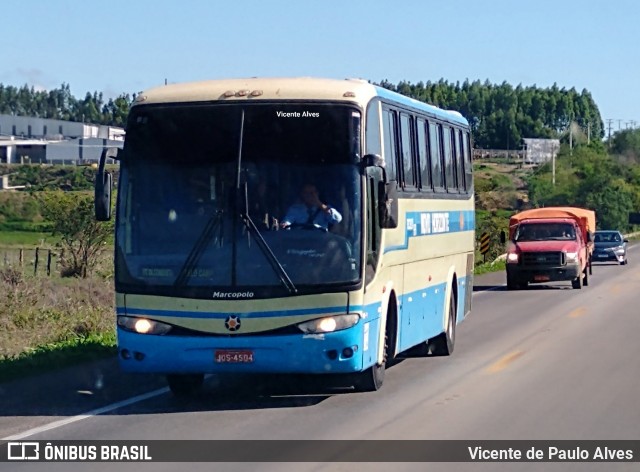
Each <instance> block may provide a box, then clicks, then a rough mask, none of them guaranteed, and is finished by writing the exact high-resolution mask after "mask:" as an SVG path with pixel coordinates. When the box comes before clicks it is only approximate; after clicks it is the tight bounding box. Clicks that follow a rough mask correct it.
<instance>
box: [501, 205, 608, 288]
mask: <svg viewBox="0 0 640 472" xmlns="http://www.w3.org/2000/svg"><path fill="white" fill-rule="evenodd" d="M595 222H596V216H595V212H594V211H592V210H586V209H584V208H574V207H547V208H538V209H533V210H526V211H522V212H520V213H516V214H515V215H513V216H512V217H511V218H510V220H509V244H508V246H507V289H508V290H515V289H519V288H526V287H527V285H528V284H529V283H536V282H551V281H559V280H567V281H571V285H572V286H573V288H576V289H581V288H582V286H583V285H589V275H590V274H591V259H592V254H593V242H592V240H593V237H592V233H593V232H594V231H595ZM502 239H503V242H506V241H505V239H506V238H505V237H504V234H503V237H502Z"/></svg>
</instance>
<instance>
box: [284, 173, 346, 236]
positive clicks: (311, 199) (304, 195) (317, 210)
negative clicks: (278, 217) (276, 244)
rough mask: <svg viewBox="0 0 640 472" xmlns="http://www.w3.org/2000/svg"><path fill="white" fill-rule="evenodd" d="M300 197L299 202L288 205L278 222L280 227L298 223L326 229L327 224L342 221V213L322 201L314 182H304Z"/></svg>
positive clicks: (327, 227)
mask: <svg viewBox="0 0 640 472" xmlns="http://www.w3.org/2000/svg"><path fill="white" fill-rule="evenodd" d="M300 198H301V200H302V201H301V202H300V203H294V204H293V205H291V206H290V207H289V210H288V211H287V214H286V215H285V217H284V219H283V220H282V221H281V222H280V226H282V228H288V227H290V226H292V225H300V226H309V227H311V226H313V227H316V228H321V229H324V230H325V231H326V230H328V229H329V225H333V224H335V223H340V221H342V215H341V214H340V213H339V212H338V210H336V209H335V208H331V207H330V206H329V205H327V204H325V203H322V201H321V200H320V198H319V196H318V189H317V188H316V186H315V185H314V184H311V183H308V184H305V185H304V186H303V187H302V191H301V192H300Z"/></svg>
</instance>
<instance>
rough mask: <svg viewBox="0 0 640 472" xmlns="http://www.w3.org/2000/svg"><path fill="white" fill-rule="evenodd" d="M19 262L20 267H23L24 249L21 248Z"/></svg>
mask: <svg viewBox="0 0 640 472" xmlns="http://www.w3.org/2000/svg"><path fill="white" fill-rule="evenodd" d="M18 260H19V261H20V267H22V265H23V264H24V249H22V248H20V253H19V256H18Z"/></svg>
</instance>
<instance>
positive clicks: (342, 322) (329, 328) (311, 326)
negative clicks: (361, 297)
mask: <svg viewBox="0 0 640 472" xmlns="http://www.w3.org/2000/svg"><path fill="white" fill-rule="evenodd" d="M359 319H360V315H358V314H357V313H349V314H346V315H336V316H327V317H325V318H318V319H317V320H311V321H305V322H304V323H300V324H299V325H298V328H299V329H300V331H302V332H303V333H305V334H318V333H331V332H333V331H340V330H341V329H347V328H351V327H352V326H354V325H355V324H356V323H357V322H358V320H359Z"/></svg>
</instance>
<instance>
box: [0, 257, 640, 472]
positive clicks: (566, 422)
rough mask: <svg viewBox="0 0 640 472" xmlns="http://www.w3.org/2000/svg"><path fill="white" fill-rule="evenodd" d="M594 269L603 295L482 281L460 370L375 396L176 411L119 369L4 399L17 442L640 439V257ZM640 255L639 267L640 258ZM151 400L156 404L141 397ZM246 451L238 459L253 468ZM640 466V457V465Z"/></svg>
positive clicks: (419, 363) (432, 366)
mask: <svg viewBox="0 0 640 472" xmlns="http://www.w3.org/2000/svg"><path fill="white" fill-rule="evenodd" d="M638 247H640V246H635V247H632V248H631V249H630V253H629V261H630V264H629V265H627V266H619V265H616V264H599V265H595V266H594V272H593V275H592V276H591V278H590V285H589V286H588V287H584V288H583V289H582V290H573V289H571V285H570V284H569V283H553V284H549V285H534V286H531V288H530V289H529V290H526V291H506V288H505V287H504V274H503V273H497V274H489V275H485V276H481V277H477V278H476V282H475V283H476V286H475V293H474V298H473V310H472V315H471V316H470V317H469V318H468V319H467V320H466V321H464V323H462V324H461V325H459V326H458V332H457V341H456V348H455V352H454V354H453V356H451V357H430V358H411V359H404V360H401V361H400V362H398V363H397V364H395V365H394V366H392V367H391V368H390V369H388V371H387V376H386V379H385V385H384V386H383V388H382V389H381V390H380V391H379V392H375V393H351V392H348V391H346V390H344V389H340V388H328V389H327V388H321V387H320V386H318V385H314V382H312V381H310V379H306V378H299V377H296V378H291V377H287V378H278V379H277V381H276V382H275V384H274V383H273V382H272V383H270V384H269V385H266V387H265V388H266V390H265V392H266V393H263V394H261V395H256V394H255V393H251V394H245V393H244V392H246V391H250V392H255V382H254V381H253V380H252V379H247V378H242V377H238V378H231V379H224V380H222V381H221V380H220V379H218V378H215V377H211V378H209V379H208V381H207V383H206V388H205V389H204V390H203V392H202V393H200V394H199V395H197V396H196V397H194V398H192V399H189V400H188V401H185V400H178V399H175V398H173V397H172V396H171V395H170V394H169V393H168V392H167V389H166V388H165V387H164V383H163V381H162V379H160V378H157V377H153V376H149V377H139V376H126V375H123V374H120V373H119V372H118V371H117V368H116V367H115V365H114V363H113V361H112V360H107V361H104V362H102V363H98V364H93V365H91V366H89V367H85V368H83V369H69V370H67V371H64V372H60V373H55V374H51V375H48V376H43V377H39V378H38V379H28V380H22V381H19V382H13V383H10V384H5V385H2V386H0V438H3V441H1V442H4V440H8V439H13V440H33V439H39V440H79V439H96V440H120V439H130V440H146V439H227V440H244V439H282V440H293V439H324V440H326V439H333V440H346V439H355V440H358V439H368V440H369V439H385V440H386V439H459V440H469V441H473V440H487V439H497V440H499V439H509V440H518V439H521V440H565V439H571V440H616V439H635V440H640V408H639V407H638V404H639V398H640V375H639V373H640V342H639V336H638V335H639V333H640V309H639V307H640V290H639V288H640V262H639V263H638V264H635V262H636V260H638V261H640V250H638V249H637V248H638ZM636 255H637V256H638V258H637V259H636ZM140 395H144V396H142V397H140ZM242 454H243V452H242V450H241V449H240V450H238V457H242ZM638 459H640V458H637V460H638ZM179 467H181V466H179V465H178V464H171V463H153V464H135V465H134V464H113V463H93V464H34V463H31V464H17V463H5V464H1V466H0V468H1V469H2V470H3V471H13V470H20V471H23V470H60V471H67V470H99V471H102V470H136V471H140V472H141V471H144V470H153V471H164V470H176V469H177V468H179ZM188 467H189V470H283V469H284V470H296V471H297V470H354V469H357V470H361V469H364V465H363V464H344V463H324V464H322V463H319V464H317V463H298V464H292V463H288V464H282V463H275V464H274V463H271V464H255V463H253V464H252V463H238V464H228V463H227V464H221V463H208V464H204V463H193V464H190V465H189V466H188ZM390 468H393V469H394V470H428V469H431V468H438V469H439V470H444V471H453V470H469V471H476V470H486V471H493V470H505V471H513V470H517V471H519V470H527V471H528V470H562V471H564V470H567V471H573V470H575V471H578V470H579V471H584V470H587V471H601V470H615V471H639V470H640V464H638V462H635V463H621V462H617V463H608V464H602V463H500V464H498V463H439V464H416V463H399V464H394V465H393V466H392V465H390V464H370V465H369V466H367V470H369V469H370V470H388V469H390Z"/></svg>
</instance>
